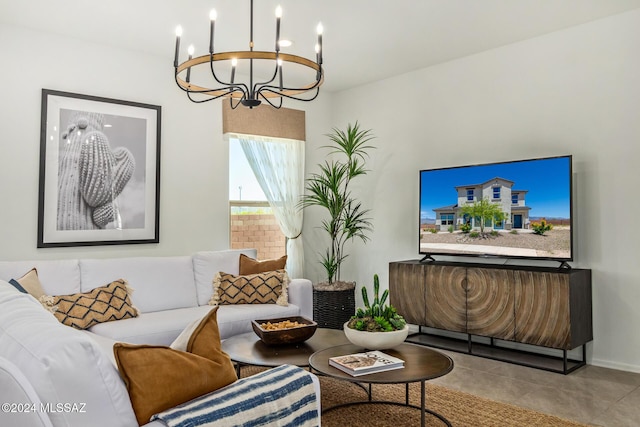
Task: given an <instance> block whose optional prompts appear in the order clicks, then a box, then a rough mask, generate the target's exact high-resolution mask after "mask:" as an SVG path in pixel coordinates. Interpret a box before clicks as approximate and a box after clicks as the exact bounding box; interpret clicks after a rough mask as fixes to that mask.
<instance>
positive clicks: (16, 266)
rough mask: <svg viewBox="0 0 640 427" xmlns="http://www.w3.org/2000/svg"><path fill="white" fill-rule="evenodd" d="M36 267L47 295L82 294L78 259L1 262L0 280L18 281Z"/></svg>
mask: <svg viewBox="0 0 640 427" xmlns="http://www.w3.org/2000/svg"><path fill="white" fill-rule="evenodd" d="M34 267H35V269H36V270H37V271H38V280H40V284H41V285H42V289H43V290H44V292H45V294H47V295H68V294H75V293H78V292H80V266H79V264H78V260H77V259H63V260H45V261H43V260H39V261H0V280H4V281H5V282H8V281H9V280H11V279H18V278H20V277H22V276H23V275H24V274H26V273H27V272H29V270H31V269H32V268H34ZM105 284H106V283H103V285H105Z"/></svg>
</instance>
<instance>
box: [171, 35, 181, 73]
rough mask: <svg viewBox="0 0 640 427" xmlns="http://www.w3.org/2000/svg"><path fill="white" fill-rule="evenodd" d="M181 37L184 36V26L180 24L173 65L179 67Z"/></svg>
mask: <svg viewBox="0 0 640 427" xmlns="http://www.w3.org/2000/svg"><path fill="white" fill-rule="evenodd" d="M180 37H182V27H181V26H180V25H178V26H177V27H176V54H175V56H174V57H173V66H174V68H175V67H178V55H180Z"/></svg>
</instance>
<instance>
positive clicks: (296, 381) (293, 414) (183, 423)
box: [151, 365, 320, 427]
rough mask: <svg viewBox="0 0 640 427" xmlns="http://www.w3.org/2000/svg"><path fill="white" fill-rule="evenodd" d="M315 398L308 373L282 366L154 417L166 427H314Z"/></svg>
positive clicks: (293, 367) (316, 418) (296, 368)
mask: <svg viewBox="0 0 640 427" xmlns="http://www.w3.org/2000/svg"><path fill="white" fill-rule="evenodd" d="M318 405H319V402H318V401H317V396H316V393H315V389H314V386H313V380H312V378H311V375H310V374H309V372H307V371H305V370H304V369H302V368H299V367H296V366H291V365H282V366H279V367H277V368H273V369H270V370H268V371H264V372H260V373H258V374H256V375H253V376H251V377H247V378H243V379H240V380H238V381H236V382H235V383H233V384H231V385H229V386H227V387H224V388H222V389H220V390H216V391H214V392H212V393H209V394H206V395H204V396H201V397H199V398H197V399H194V400H191V401H189V402H186V403H183V404H182V405H179V406H176V407H175V408H172V409H169V410H167V411H164V412H161V413H159V414H156V415H154V416H153V417H152V418H151V420H152V421H153V420H160V421H163V422H164V423H165V424H167V425H168V426H170V427H196V426H203V427H230V426H244V427H255V426H281V427H285V426H290V427H294V426H295V427H298V426H304V427H317V426H319V425H320V420H319V417H318Z"/></svg>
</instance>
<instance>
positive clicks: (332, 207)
mask: <svg viewBox="0 0 640 427" xmlns="http://www.w3.org/2000/svg"><path fill="white" fill-rule="evenodd" d="M327 136H328V137H329V139H330V141H331V143H332V144H330V145H326V146H324V147H323V148H328V149H329V150H330V154H332V155H333V156H332V158H331V160H325V162H324V163H322V164H320V165H319V167H320V172H318V173H313V174H311V175H310V176H309V178H307V180H306V184H305V190H306V192H305V195H304V196H303V198H302V200H301V202H300V207H301V208H307V207H311V206H318V207H320V208H322V209H324V210H325V212H326V216H327V217H326V218H325V219H323V220H322V223H321V227H320V228H321V229H322V230H324V231H325V232H326V233H327V234H328V236H329V240H330V243H329V245H328V247H327V248H326V250H325V252H324V253H322V254H321V264H322V266H323V267H324V270H325V272H326V281H325V282H321V283H319V284H316V285H314V318H315V319H316V322H318V323H319V324H320V326H324V327H330V328H334V329H341V328H342V326H343V324H344V322H345V321H346V320H348V319H349V318H350V317H351V316H352V315H353V313H354V311H355V297H354V289H355V282H344V281H342V279H341V267H342V263H343V262H344V260H345V259H346V258H347V257H348V254H347V252H346V251H345V246H346V244H347V242H348V241H352V240H354V239H360V240H362V241H363V242H367V241H368V240H369V237H368V233H369V232H371V231H372V230H373V226H372V224H371V219H370V218H369V217H368V214H369V209H365V208H364V207H363V206H362V203H361V202H360V201H358V200H357V198H356V197H355V196H354V195H353V194H352V192H351V183H352V180H353V179H354V178H356V177H358V176H362V175H366V173H367V169H365V162H366V160H367V158H368V157H369V153H368V151H369V150H370V149H372V148H373V147H372V146H371V145H368V143H369V141H371V139H373V136H372V134H371V130H361V129H360V125H359V124H358V122H356V123H355V125H353V126H352V125H351V124H349V125H347V129H346V131H343V130H340V129H337V128H333V132H332V133H330V134H328V135H327ZM323 310H324V311H323ZM323 318H324V320H323Z"/></svg>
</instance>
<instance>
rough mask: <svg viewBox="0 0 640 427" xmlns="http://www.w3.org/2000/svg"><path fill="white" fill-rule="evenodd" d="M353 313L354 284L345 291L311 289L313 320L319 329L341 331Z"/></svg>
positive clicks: (354, 310) (354, 300)
mask: <svg viewBox="0 0 640 427" xmlns="http://www.w3.org/2000/svg"><path fill="white" fill-rule="evenodd" d="M355 312H356V298H355V283H354V285H353V288H351V289H345V290H318V289H315V288H314V289H313V320H315V321H316V323H317V324H318V327H319V328H329V329H342V328H343V326H344V323H345V322H346V321H347V320H349V319H351V316H353V315H354V314H355Z"/></svg>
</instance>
